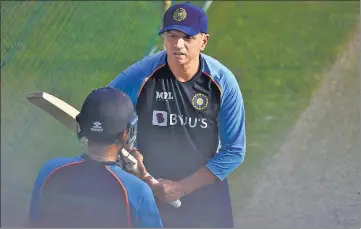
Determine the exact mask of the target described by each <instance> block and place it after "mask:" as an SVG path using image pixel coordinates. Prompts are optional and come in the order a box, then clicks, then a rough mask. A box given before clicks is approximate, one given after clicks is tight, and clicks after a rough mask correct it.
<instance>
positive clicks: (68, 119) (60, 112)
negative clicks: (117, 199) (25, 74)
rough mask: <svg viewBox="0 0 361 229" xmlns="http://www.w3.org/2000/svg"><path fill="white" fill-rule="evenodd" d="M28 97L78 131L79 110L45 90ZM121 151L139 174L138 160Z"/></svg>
mask: <svg viewBox="0 0 361 229" xmlns="http://www.w3.org/2000/svg"><path fill="white" fill-rule="evenodd" d="M26 98H27V99H28V100H29V101H30V102H31V103H32V104H34V105H35V106H37V107H39V108H40V109H42V110H44V111H45V112H47V113H48V114H50V115H51V116H53V117H54V118H55V119H56V120H58V121H59V122H61V123H62V124H63V125H64V126H66V127H67V128H69V129H70V130H71V131H73V132H75V133H76V132H77V121H76V119H75V118H76V116H77V115H78V114H79V111H78V110H77V109H75V108H74V107H73V106H71V105H69V104H68V103H66V102H64V101H63V100H61V99H59V98H57V97H55V96H53V95H51V94H49V93H46V92H44V91H39V92H32V93H29V94H28V95H27V96H26ZM121 152H122V154H123V156H124V158H125V160H126V164H127V165H128V166H127V168H128V169H130V170H132V171H133V172H134V173H136V174H139V170H138V166H137V160H136V159H135V158H134V157H133V156H132V155H131V154H130V153H129V152H128V151H127V150H125V149H124V148H123V149H122V151H121ZM147 176H150V177H151V178H152V182H153V183H159V182H158V181H157V180H156V179H155V178H154V177H152V176H151V175H150V174H147ZM170 204H171V205H172V206H174V207H175V208H179V207H180V206H181V201H180V200H176V201H173V202H170Z"/></svg>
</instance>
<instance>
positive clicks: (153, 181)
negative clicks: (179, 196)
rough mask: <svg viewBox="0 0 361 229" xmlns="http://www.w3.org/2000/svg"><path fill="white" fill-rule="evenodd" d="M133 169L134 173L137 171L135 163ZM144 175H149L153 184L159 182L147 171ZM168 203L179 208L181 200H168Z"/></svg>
mask: <svg viewBox="0 0 361 229" xmlns="http://www.w3.org/2000/svg"><path fill="white" fill-rule="evenodd" d="M133 171H135V172H136V173H139V170H138V166H137V165H136V164H135V165H133ZM145 176H146V177H148V176H149V177H151V182H152V183H153V184H158V183H159V181H157V179H155V178H154V177H152V176H151V175H150V174H149V173H148V174H146V175H145ZM169 204H171V205H172V206H173V207H175V208H179V207H180V206H181V205H182V202H181V201H180V200H175V201H172V202H169Z"/></svg>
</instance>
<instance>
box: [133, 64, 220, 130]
mask: <svg viewBox="0 0 361 229" xmlns="http://www.w3.org/2000/svg"><path fill="white" fill-rule="evenodd" d="M219 104H220V93H219V90H218V88H217V87H216V85H215V84H214V83H213V81H212V80H211V79H210V78H209V77H208V76H206V75H204V74H202V73H200V74H199V75H197V76H196V77H194V79H192V80H191V81H189V82H179V81H177V80H176V79H175V77H174V76H173V75H171V74H170V73H169V71H167V70H163V71H159V72H157V73H156V74H155V75H154V76H153V77H151V78H150V79H149V80H148V81H147V82H146V84H145V85H144V88H143V90H142V92H141V95H140V97H139V100H138V106H137V112H138V115H139V116H140V119H143V121H144V119H148V121H149V122H151V124H152V125H153V126H163V127H167V126H168V127H169V126H174V127H176V126H184V127H189V128H201V129H207V128H209V127H210V126H213V125H215V124H216V122H217V117H218V111H219Z"/></svg>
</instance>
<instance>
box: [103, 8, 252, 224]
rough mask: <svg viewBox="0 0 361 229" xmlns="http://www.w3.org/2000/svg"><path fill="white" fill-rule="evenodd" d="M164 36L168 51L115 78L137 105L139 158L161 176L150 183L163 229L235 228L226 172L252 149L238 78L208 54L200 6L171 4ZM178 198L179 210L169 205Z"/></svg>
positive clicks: (135, 153)
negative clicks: (247, 150)
mask: <svg viewBox="0 0 361 229" xmlns="http://www.w3.org/2000/svg"><path fill="white" fill-rule="evenodd" d="M159 34H160V35H162V36H163V37H164V45H165V47H166V50H165V51H161V52H158V53H156V54H154V55H150V56H146V57H144V58H143V59H141V60H139V61H138V62H136V63H134V64H133V65H131V66H130V67H128V68H127V69H125V70H124V71H122V72H121V73H120V74H119V75H118V76H117V77H116V78H115V79H114V80H112V81H111V82H110V83H109V86H110V87H114V88H119V89H121V90H123V91H124V92H126V93H127V94H128V95H129V96H130V98H131V99H132V102H133V104H134V105H135V107H136V112H137V115H138V117H139V123H138V135H137V148H138V151H135V152H134V156H135V157H137V158H139V164H140V165H141V166H143V165H144V166H145V168H146V169H147V171H148V172H149V173H150V174H152V175H153V176H154V177H156V178H157V179H159V181H160V183H159V184H150V185H151V186H152V189H153V191H154V193H155V196H156V200H157V202H158V206H159V209H160V213H161V216H162V220H163V223H164V226H165V227H193V228H196V227H204V228H210V227H223V228H225V227H233V226H234V225H233V217H232V208H231V200H230V194H229V188H228V182H227V177H228V176H229V175H230V174H231V173H232V172H233V171H234V170H235V169H236V168H237V167H238V166H239V165H240V164H241V163H242V162H243V161H244V157H245V150H246V144H245V143H246V136H245V111H244V104H243V98H242V94H241V91H240V88H239V86H238V82H237V80H236V78H235V76H234V75H233V74H232V72H231V71H230V70H229V69H228V68H227V67H225V66H224V65H222V64H221V63H220V62H219V61H218V60H215V59H214V58H212V57H210V56H208V55H205V54H203V53H202V51H203V50H204V49H205V47H206V45H207V42H208V40H209V34H208V19H207V16H206V14H205V12H204V11H203V10H202V9H201V8H199V7H197V6H195V5H193V4H191V3H180V4H176V5H173V6H171V7H170V8H169V9H168V10H167V11H166V12H165V14H164V18H163V28H162V29H161V31H160V32H159ZM144 175H145V174H143V176H144ZM140 178H142V179H145V178H144V177H142V176H141V177H140ZM179 198H180V199H181V201H182V206H181V207H180V208H173V207H172V206H170V205H169V204H166V202H169V201H174V200H177V199H179Z"/></svg>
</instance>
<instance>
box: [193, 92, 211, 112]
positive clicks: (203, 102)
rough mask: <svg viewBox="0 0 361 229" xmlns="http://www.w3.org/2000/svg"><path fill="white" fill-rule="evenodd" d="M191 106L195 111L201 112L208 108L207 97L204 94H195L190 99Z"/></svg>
mask: <svg viewBox="0 0 361 229" xmlns="http://www.w3.org/2000/svg"><path fill="white" fill-rule="evenodd" d="M192 105H193V107H194V108H196V109H197V110H203V109H205V108H206V107H207V106H208V97H207V96H206V95H205V94H202V93H197V94H195V95H194V96H193V98H192Z"/></svg>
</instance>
